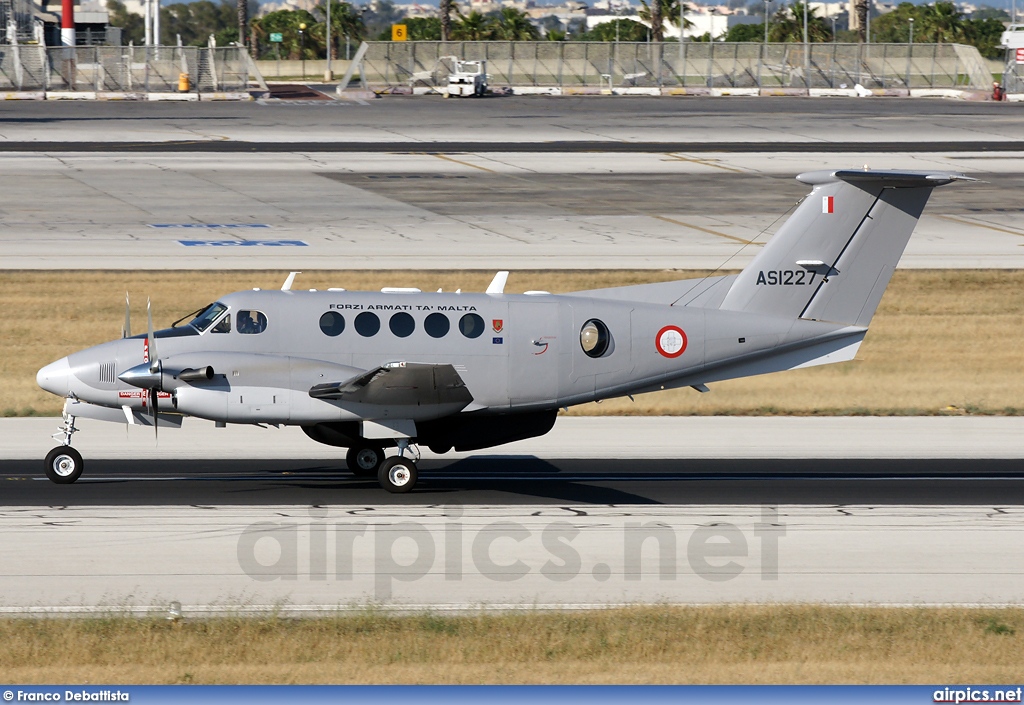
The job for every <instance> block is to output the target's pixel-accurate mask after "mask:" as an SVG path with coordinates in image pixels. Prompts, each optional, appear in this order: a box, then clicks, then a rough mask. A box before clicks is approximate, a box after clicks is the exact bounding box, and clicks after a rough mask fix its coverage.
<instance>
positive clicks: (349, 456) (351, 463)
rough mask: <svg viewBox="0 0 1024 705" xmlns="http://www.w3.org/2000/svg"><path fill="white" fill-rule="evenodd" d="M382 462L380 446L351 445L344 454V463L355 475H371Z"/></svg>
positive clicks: (382, 451)
mask: <svg viewBox="0 0 1024 705" xmlns="http://www.w3.org/2000/svg"><path fill="white" fill-rule="evenodd" d="M383 462H384V449H383V448H381V447H380V446H353V447H352V448H349V449H348V453H346V454H345V463H346V464H347V465H348V469H349V470H350V471H351V472H352V474H353V475H355V476H356V477H373V476H374V475H376V474H377V470H378V469H380V464H381V463H383Z"/></svg>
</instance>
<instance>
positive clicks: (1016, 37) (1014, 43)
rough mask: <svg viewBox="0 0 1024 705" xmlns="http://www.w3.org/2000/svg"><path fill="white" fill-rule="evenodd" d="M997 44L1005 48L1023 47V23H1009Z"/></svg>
mask: <svg viewBox="0 0 1024 705" xmlns="http://www.w3.org/2000/svg"><path fill="white" fill-rule="evenodd" d="M999 46H1001V47H1006V48H1007V49H1024V24H1011V25H1010V26H1008V27H1007V28H1006V31H1005V32H1003V33H1002V35H1001V36H1000V37H999Z"/></svg>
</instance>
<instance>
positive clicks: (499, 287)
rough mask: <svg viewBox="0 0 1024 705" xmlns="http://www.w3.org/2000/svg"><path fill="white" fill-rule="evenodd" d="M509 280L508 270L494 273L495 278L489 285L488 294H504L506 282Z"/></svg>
mask: <svg viewBox="0 0 1024 705" xmlns="http://www.w3.org/2000/svg"><path fill="white" fill-rule="evenodd" d="M507 281H508V272H498V273H497V274H495V275H494V279H492V280H491V283H490V284H488V285H487V291H486V292H485V293H487V294H504V293H505V282H507Z"/></svg>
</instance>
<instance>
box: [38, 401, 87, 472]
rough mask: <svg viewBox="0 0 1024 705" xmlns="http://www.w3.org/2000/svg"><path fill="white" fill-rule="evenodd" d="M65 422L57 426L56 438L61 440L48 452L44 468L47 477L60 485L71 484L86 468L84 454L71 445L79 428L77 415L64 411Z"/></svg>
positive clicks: (54, 435) (54, 436)
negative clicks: (76, 421) (76, 424)
mask: <svg viewBox="0 0 1024 705" xmlns="http://www.w3.org/2000/svg"><path fill="white" fill-rule="evenodd" d="M63 416H64V423H63V424H61V425H60V426H58V427H57V433H55V434H53V438H54V440H58V441H60V442H61V445H59V446H57V447H56V448H54V449H53V450H51V451H50V452H49V453H47V454H46V460H45V461H43V462H44V468H45V470H46V477H47V478H49V480H50V482H55V483H57V484H58V485H70V484H71V483H72V482H74V481H75V480H77V479H78V478H79V477H81V476H82V471H83V470H84V469H85V462H84V461H83V460H82V454H81V453H79V452H78V451H77V450H75V449H74V448H72V447H71V437H72V436H73V435H75V433H76V432H77V431H78V429H77V428H76V427H75V417H74V416H72V415H70V414H68V413H67V411H65V412H64V414H63Z"/></svg>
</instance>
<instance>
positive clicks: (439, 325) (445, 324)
mask: <svg viewBox="0 0 1024 705" xmlns="http://www.w3.org/2000/svg"><path fill="white" fill-rule="evenodd" d="M451 327H452V324H451V321H449V320H448V316H446V315H444V314H443V313H432V314H430V315H429V316H427V318H426V320H424V321H423V330H425V331H427V335H429V336H430V337H431V338H443V337H445V336H446V335H448V331H449V330H450V329H451Z"/></svg>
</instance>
